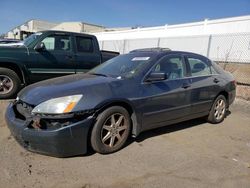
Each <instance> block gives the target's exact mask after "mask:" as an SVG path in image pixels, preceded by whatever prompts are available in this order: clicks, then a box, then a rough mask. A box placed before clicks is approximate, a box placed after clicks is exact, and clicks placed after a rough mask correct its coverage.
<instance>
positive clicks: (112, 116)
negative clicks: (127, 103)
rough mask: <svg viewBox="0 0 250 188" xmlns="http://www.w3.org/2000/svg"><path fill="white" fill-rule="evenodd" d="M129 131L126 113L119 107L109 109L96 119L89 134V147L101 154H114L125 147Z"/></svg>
mask: <svg viewBox="0 0 250 188" xmlns="http://www.w3.org/2000/svg"><path fill="white" fill-rule="evenodd" d="M130 129H131V119H130V116H129V113H128V111H127V110H126V109H125V108H123V107H120V106H112V107H109V108H107V109H106V110H104V111H103V112H102V113H100V114H99V115H98V117H97V121H96V123H95V125H94V127H93V129H92V132H91V146H92V148H93V149H94V150H95V151H96V152H98V153H102V154H108V153H113V152H116V151H118V150H120V149H121V148H122V147H123V146H124V145H125V143H126V141H127V139H128V136H129V134H130Z"/></svg>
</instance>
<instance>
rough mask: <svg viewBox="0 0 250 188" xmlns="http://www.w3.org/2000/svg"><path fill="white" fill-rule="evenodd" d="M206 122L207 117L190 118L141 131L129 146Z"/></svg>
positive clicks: (130, 141) (131, 140) (227, 113)
mask: <svg viewBox="0 0 250 188" xmlns="http://www.w3.org/2000/svg"><path fill="white" fill-rule="evenodd" d="M230 114H231V111H227V112H226V116H225V118H227V117H228V116H229V115H230ZM205 123H207V120H206V118H197V119H192V120H189V121H184V122H181V123H176V124H171V125H167V126H164V127H160V128H156V129H151V130H148V131H145V132H142V133H140V134H139V136H137V137H136V138H131V139H130V140H129V142H128V144H127V146H128V145H130V144H132V143H133V142H139V143H140V142H143V141H144V140H146V139H148V138H152V137H155V136H160V135H163V134H167V133H172V132H176V131H180V130H184V129H188V128H192V127H194V126H198V125H203V124H205ZM211 125H216V124H211ZM217 125H219V124H217Z"/></svg>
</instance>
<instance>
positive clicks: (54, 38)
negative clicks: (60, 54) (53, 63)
mask: <svg viewBox="0 0 250 188" xmlns="http://www.w3.org/2000/svg"><path fill="white" fill-rule="evenodd" d="M42 42H43V43H44V45H45V48H46V50H49V51H51V50H61V51H69V50H70V37H69V36H67V35H50V36H48V37H46V38H44V39H43V40H42Z"/></svg>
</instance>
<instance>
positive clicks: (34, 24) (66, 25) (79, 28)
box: [7, 20, 105, 39]
mask: <svg viewBox="0 0 250 188" xmlns="http://www.w3.org/2000/svg"><path fill="white" fill-rule="evenodd" d="M104 29H105V28H104V27H103V26H100V25H94V24H89V23H84V22H62V23H52V22H47V21H42V20H29V21H27V22H25V23H24V24H21V25H19V26H17V27H15V28H13V29H12V30H10V31H9V32H8V33H7V38H14V39H24V38H26V37H27V36H28V35H30V34H32V33H35V32H38V31H43V30H63V31H73V32H79V33H80V32H98V31H103V30H104Z"/></svg>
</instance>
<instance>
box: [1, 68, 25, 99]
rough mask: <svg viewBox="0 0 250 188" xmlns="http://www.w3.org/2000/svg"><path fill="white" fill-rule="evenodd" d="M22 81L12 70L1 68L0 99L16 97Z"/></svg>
mask: <svg viewBox="0 0 250 188" xmlns="http://www.w3.org/2000/svg"><path fill="white" fill-rule="evenodd" d="M20 86H21V80H20V78H19V77H18V75H17V74H16V73H15V72H14V71H13V70H11V69H8V68H0V99H9V98H12V97H14V96H15V95H16V94H17V92H18V91H19V89H20Z"/></svg>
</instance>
